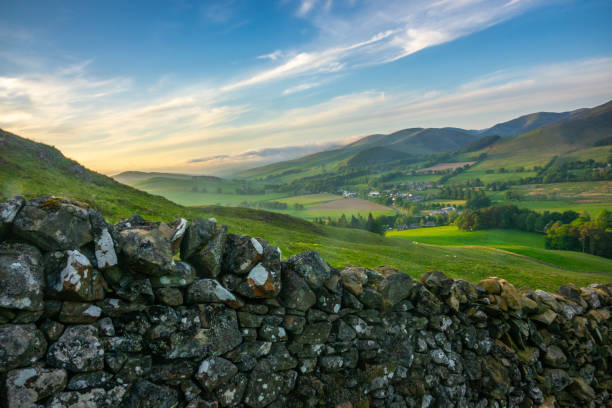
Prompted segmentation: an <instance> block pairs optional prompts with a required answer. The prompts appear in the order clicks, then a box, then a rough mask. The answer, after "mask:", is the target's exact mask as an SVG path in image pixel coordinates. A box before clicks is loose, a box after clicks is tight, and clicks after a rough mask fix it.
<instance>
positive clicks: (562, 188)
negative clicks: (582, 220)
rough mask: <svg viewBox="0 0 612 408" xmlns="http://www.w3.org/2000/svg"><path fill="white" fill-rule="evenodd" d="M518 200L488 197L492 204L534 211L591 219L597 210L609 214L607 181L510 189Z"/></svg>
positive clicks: (611, 187) (611, 202)
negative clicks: (568, 213) (573, 213)
mask: <svg viewBox="0 0 612 408" xmlns="http://www.w3.org/2000/svg"><path fill="white" fill-rule="evenodd" d="M511 191H514V192H517V193H519V194H521V195H522V198H521V200H506V199H505V198H504V195H505V192H503V191H502V192H494V193H489V196H490V197H491V199H492V200H494V202H495V203H496V204H513V205H516V206H517V207H520V208H528V209H530V210H534V211H539V212H542V211H546V210H548V211H558V212H563V211H569V210H572V211H576V212H582V211H584V212H586V213H588V214H589V215H590V216H591V217H594V216H597V214H599V212H600V211H601V210H612V182H611V181H581V182H568V183H551V184H529V185H522V186H513V187H512V188H511Z"/></svg>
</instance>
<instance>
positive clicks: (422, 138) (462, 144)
mask: <svg viewBox="0 0 612 408" xmlns="http://www.w3.org/2000/svg"><path fill="white" fill-rule="evenodd" d="M611 103H612V102H608V103H607V104H604V105H601V106H599V107H595V108H591V109H589V108H582V109H576V110H573V111H568V112H560V113H556V112H537V113H531V114H527V115H523V116H520V117H518V118H514V119H511V120H509V121H506V122H501V123H498V124H496V125H494V126H492V127H490V128H487V129H481V130H466V129H461V128H454V127H445V128H408V129H402V130H399V131H396V132H393V133H390V134H372V135H368V136H364V137H362V138H360V139H358V140H356V141H354V142H352V143H349V144H347V145H345V146H342V147H340V148H336V149H333V150H327V151H323V152H320V153H316V154H312V155H308V156H304V157H301V158H299V159H294V160H289V161H284V162H277V163H273V164H269V165H266V166H261V167H256V168H253V169H250V170H246V171H241V172H239V173H236V174H235V176H237V177H242V178H268V179H269V178H274V177H279V176H280V177H283V175H286V174H291V177H292V178H294V179H295V178H299V177H300V175H308V176H310V175H312V174H313V173H316V172H317V170H316V169H317V168H326V167H332V168H336V167H339V166H343V165H348V166H353V165H355V166H356V165H371V164H375V163H377V162H385V161H395V160H401V159H402V157H403V156H402V155H406V157H408V156H409V155H412V156H414V155H427V154H438V153H448V152H455V151H459V152H474V151H477V150H478V149H482V148H484V147H486V148H488V149H493V150H495V148H496V146H498V145H500V146H504V145H506V142H507V141H509V140H515V139H517V138H519V137H521V135H524V134H529V133H531V132H534V131H539V130H541V129H545V128H547V127H550V126H553V125H555V124H558V123H563V122H564V121H571V120H573V119H580V120H583V119H584V118H588V117H589V115H592V114H593V112H598V109H599V111H601V110H602V109H603V110H606V109H607V108H606V106H608V105H610V104H611ZM581 118H582V119H581ZM593 120H595V119H593ZM581 126H582V127H583V128H588V127H589V124H587V123H582V125H581ZM602 126H603V127H604V128H605V125H602ZM554 129H557V128H554ZM558 129H560V128H558ZM596 133H597V135H595V136H594V135H593V134H589V136H588V137H587V139H588V140H589V141H590V140H591V139H592V140H595V139H598V138H599V131H598V132H596ZM547 137H551V138H553V139H554V137H553V136H552V135H549V136H547ZM512 143H514V142H512ZM512 143H511V144H512ZM518 143H519V144H520V142H518ZM589 143H591V142H589ZM546 147H551V146H550V145H549V144H548V143H547V142H543V143H542V145H541V146H540V145H538V148H546ZM584 147H585V146H582V148H584ZM506 153H508V152H506ZM531 153H534V154H537V153H538V152H537V151H536V152H531Z"/></svg>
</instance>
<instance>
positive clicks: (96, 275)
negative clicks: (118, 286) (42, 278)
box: [46, 249, 105, 302]
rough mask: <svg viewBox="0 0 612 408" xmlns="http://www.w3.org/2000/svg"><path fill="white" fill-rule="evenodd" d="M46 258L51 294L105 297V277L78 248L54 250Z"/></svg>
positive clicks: (83, 298)
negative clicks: (62, 250)
mask: <svg viewBox="0 0 612 408" xmlns="http://www.w3.org/2000/svg"><path fill="white" fill-rule="evenodd" d="M46 259H47V267H46V269H47V286H48V290H49V293H50V294H52V295H53V296H56V297H57V298H60V299H65V300H77V301H87V302H90V301H94V300H100V299H104V287H105V282H104V278H103V277H102V274H101V273H100V272H99V271H98V270H97V269H95V268H94V267H93V265H92V264H91V262H90V260H89V258H87V256H85V255H84V254H83V253H82V252H80V251H79V250H76V249H74V250H68V251H65V252H52V253H49V254H48V255H47V256H46Z"/></svg>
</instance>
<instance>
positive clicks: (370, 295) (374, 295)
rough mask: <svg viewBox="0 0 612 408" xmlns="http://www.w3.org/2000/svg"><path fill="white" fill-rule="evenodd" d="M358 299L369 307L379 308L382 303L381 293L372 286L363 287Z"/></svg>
mask: <svg viewBox="0 0 612 408" xmlns="http://www.w3.org/2000/svg"><path fill="white" fill-rule="evenodd" d="M359 301H360V302H361V303H363V304H364V305H365V306H366V307H368V308H370V309H377V310H380V309H381V308H382V305H383V297H382V295H381V294H380V292H378V291H376V290H375V289H372V288H365V289H364V290H363V292H362V293H361V295H359Z"/></svg>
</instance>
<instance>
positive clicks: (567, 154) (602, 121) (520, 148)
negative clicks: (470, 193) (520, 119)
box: [462, 101, 612, 177]
mask: <svg viewBox="0 0 612 408" xmlns="http://www.w3.org/2000/svg"><path fill="white" fill-rule="evenodd" d="M611 134H612V101H611V102H608V103H605V104H603V105H600V106H597V107H594V108H592V109H580V110H578V111H574V112H572V113H571V115H570V116H569V117H568V118H566V119H564V120H561V121H558V122H555V123H551V124H547V125H544V126H541V127H539V128H537V129H534V130H531V131H528V132H526V133H522V134H520V135H517V136H513V137H510V138H506V139H502V140H499V141H498V142H496V143H494V144H493V145H490V146H488V147H486V148H484V149H482V150H480V151H477V152H475V154H480V153H487V156H488V157H487V159H486V160H484V161H482V162H481V163H479V164H478V165H477V166H474V167H473V168H471V169H470V170H469V171H468V172H466V174H464V175H462V176H463V177H467V176H468V175H469V172H470V171H471V172H477V171H479V170H487V169H494V168H500V167H506V168H509V167H518V166H525V167H527V166H534V165H539V166H543V165H545V164H546V163H547V162H549V161H550V160H551V159H552V158H553V157H558V158H559V159H560V160H577V159H578V160H586V159H587V158H593V159H594V160H598V159H602V158H604V157H606V155H607V154H608V152H609V150H610V146H597V145H598V144H600V143H599V142H600V141H602V140H605V139H606V138H608V137H610V135H611Z"/></svg>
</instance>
